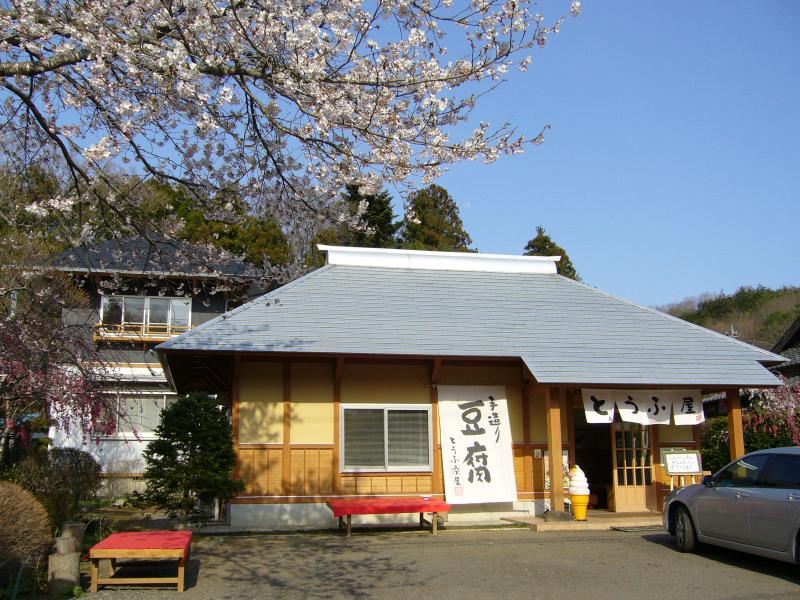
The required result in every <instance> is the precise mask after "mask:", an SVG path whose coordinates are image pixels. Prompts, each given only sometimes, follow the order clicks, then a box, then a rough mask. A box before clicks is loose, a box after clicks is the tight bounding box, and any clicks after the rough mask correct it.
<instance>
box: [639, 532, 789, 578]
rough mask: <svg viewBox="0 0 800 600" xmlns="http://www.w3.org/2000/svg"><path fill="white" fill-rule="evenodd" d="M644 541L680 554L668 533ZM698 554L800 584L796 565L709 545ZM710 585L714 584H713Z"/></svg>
mask: <svg viewBox="0 0 800 600" xmlns="http://www.w3.org/2000/svg"><path fill="white" fill-rule="evenodd" d="M642 539H643V540H645V541H647V542H650V543H653V544H658V545H660V546H666V547H668V548H670V549H671V550H672V551H674V552H678V550H677V548H675V543H674V541H673V538H672V536H671V535H669V534H667V533H661V534H652V535H643V536H642ZM697 554H698V555H699V556H702V557H703V558H705V559H707V560H710V561H714V562H717V563H721V564H724V565H728V566H731V567H736V568H739V569H747V570H748V571H752V572H753V573H759V574H761V575H768V576H771V577H778V578H780V579H783V580H785V581H788V582H790V583H794V584H800V570H798V566H797V565H796V564H794V565H793V564H790V563H785V562H781V561H779V560H775V559H772V558H764V557H761V556H755V555H753V554H747V553H745V552H739V551H737V550H728V549H727V548H720V547H718V546H709V545H708V544H700V547H699V548H698V551H697ZM709 583H712V584H713V582H709Z"/></svg>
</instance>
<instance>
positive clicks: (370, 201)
mask: <svg viewBox="0 0 800 600" xmlns="http://www.w3.org/2000/svg"><path fill="white" fill-rule="evenodd" d="M343 197H344V201H345V202H346V203H347V207H348V209H349V210H350V212H351V213H352V214H356V213H357V212H358V208H359V205H360V204H361V202H366V210H365V211H364V212H363V213H362V215H361V220H362V224H363V225H364V226H365V228H359V229H350V230H349V231H347V232H345V235H344V236H343V238H344V242H345V243H344V244H343V245H345V246H360V247H362V248H394V247H396V246H397V239H396V237H395V236H396V234H397V230H398V229H399V227H400V223H398V222H395V218H396V215H395V214H394V210H392V197H391V196H390V195H389V193H388V192H386V191H382V192H380V193H379V194H374V195H368V196H364V195H362V194H361V193H360V192H359V191H358V186H357V185H353V184H351V185H348V186H347V188H346V189H345V193H344V194H343Z"/></svg>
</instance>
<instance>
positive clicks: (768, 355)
mask: <svg viewBox="0 0 800 600" xmlns="http://www.w3.org/2000/svg"><path fill="white" fill-rule="evenodd" d="M557 275H558V277H560V278H561V279H564V280H566V281H568V282H570V283H573V284H575V285H579V286H581V287H584V288H586V289H588V290H591V291H593V292H596V293H598V294H601V295H603V296H606V297H607V298H612V299H613V300H618V301H619V302H624V303H625V304H628V305H630V306H635V307H636V308H640V309H642V310H646V311H647V312H649V313H653V314H655V315H659V316H661V317H664V318H666V319H670V320H672V321H676V322H678V323H681V324H683V325H687V326H689V327H691V328H693V329H699V330H700V331H703V332H705V333H710V334H712V335H714V336H716V337H718V338H720V339H723V340H726V341H728V342H733V343H736V344H738V345H740V346H743V347H745V348H746V349H748V350H755V351H757V352H758V353H759V354H763V355H765V356H766V358H765V359H764V360H769V361H772V362H786V360H787V359H786V357H784V356H781V355H780V354H775V353H774V352H770V351H769V350H764V349H763V348H759V347H758V346H754V345H753V344H748V343H747V342H743V341H741V340H737V339H736V338H732V337H729V336H727V335H723V334H721V333H719V332H718V331H714V330H713V329H709V328H708V327H703V326H702V325H697V324H696V323H691V322H689V321H685V320H684V319H681V318H680V317H676V316H674V315H670V314H668V313H665V312H662V311H660V310H657V309H655V308H652V307H650V306H642V305H641V304H637V303H636V302H633V301H632V300H627V299H625V298H621V297H619V296H615V295H614V294H610V293H609V292H606V291H603V290H601V289H600V288H596V287H594V286H591V285H589V284H588V283H584V282H582V281H575V280H574V279H570V278H569V277H564V276H563V275H560V274H557Z"/></svg>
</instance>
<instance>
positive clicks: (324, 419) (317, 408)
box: [290, 363, 333, 444]
mask: <svg viewBox="0 0 800 600" xmlns="http://www.w3.org/2000/svg"><path fill="white" fill-rule="evenodd" d="M291 369H292V376H291V401H292V402H291V407H292V412H291V414H292V419H291V425H290V427H291V429H290V431H291V435H290V437H291V440H292V444H333V364H332V363H293V364H292V365H291Z"/></svg>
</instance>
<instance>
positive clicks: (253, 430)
mask: <svg viewBox="0 0 800 600" xmlns="http://www.w3.org/2000/svg"><path fill="white" fill-rule="evenodd" d="M239 443H240V444H281V443H283V364H281V363H269V362H263V363H261V362H252V363H251V362H243V363H242V365H241V368H240V375H239Z"/></svg>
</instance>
